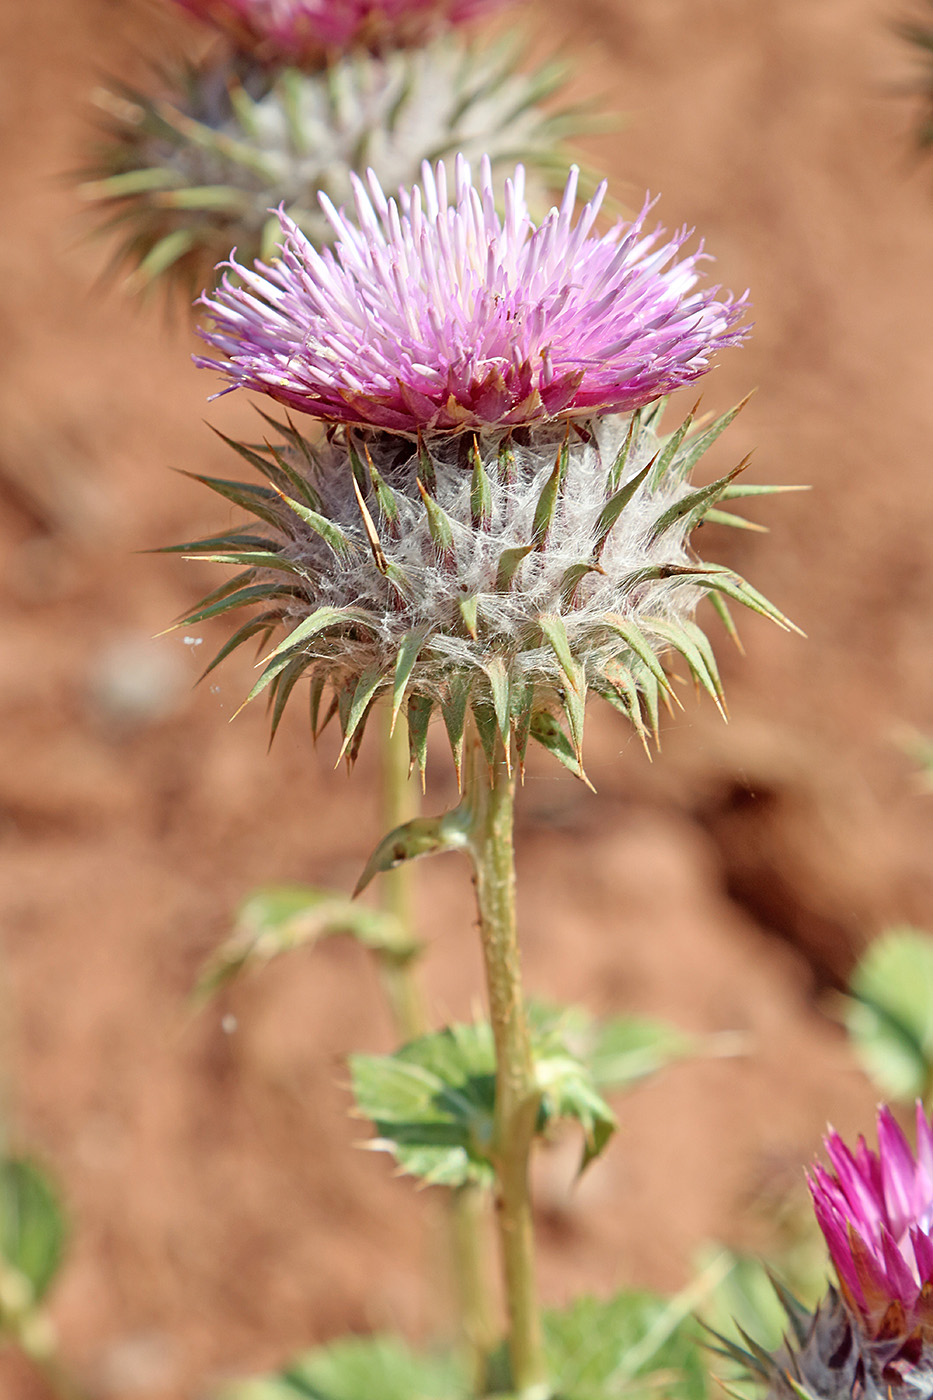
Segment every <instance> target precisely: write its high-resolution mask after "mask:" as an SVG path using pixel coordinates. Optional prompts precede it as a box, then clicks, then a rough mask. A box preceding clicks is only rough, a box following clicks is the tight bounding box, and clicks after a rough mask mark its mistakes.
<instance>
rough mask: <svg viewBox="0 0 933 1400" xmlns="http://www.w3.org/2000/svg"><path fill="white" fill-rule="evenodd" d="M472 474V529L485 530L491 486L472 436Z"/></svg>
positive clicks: (487, 521)
mask: <svg viewBox="0 0 933 1400" xmlns="http://www.w3.org/2000/svg"><path fill="white" fill-rule="evenodd" d="M472 453H473V475H472V478H471V481H470V515H471V518H472V521H473V528H474V530H486V529H488V528H489V522H490V519H491V518H492V486H491V484H490V481H489V475H488V473H487V471H486V468H485V467H484V466H483V459H482V457H481V455H480V450H479V443H478V442H477V440H476V438H475V437H474V438H473V449H472Z"/></svg>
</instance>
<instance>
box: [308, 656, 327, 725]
mask: <svg viewBox="0 0 933 1400" xmlns="http://www.w3.org/2000/svg"><path fill="white" fill-rule="evenodd" d="M326 685H327V674H326V672H325V671H323V670H317V671H315V673H314V675H313V676H312V677H311V685H310V687H309V693H308V718H309V720H310V723H311V737H312V739H314V740H316V739H317V737H318V735H319V734H320V733H321V732H322V730H323V726H321V728H318V724H319V720H320V714H321V700H322V699H323V696H324V689H325V687H326ZM327 718H328V719H329V718H330V715H328V717H327ZM324 724H325V725H326V724H327V720H326V719H325V721H324Z"/></svg>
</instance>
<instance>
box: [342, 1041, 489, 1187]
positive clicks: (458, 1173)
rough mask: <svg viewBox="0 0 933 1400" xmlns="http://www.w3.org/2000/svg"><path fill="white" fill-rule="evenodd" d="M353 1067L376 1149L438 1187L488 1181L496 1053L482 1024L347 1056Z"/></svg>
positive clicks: (355, 1087) (356, 1093)
mask: <svg viewBox="0 0 933 1400" xmlns="http://www.w3.org/2000/svg"><path fill="white" fill-rule="evenodd" d="M350 1072H351V1075H352V1080H353V1093H354V1096H355V1098H356V1103H357V1107H358V1108H359V1110H360V1112H361V1113H362V1114H364V1115H365V1117H367V1118H369V1119H370V1121H371V1122H372V1123H373V1124H374V1126H375V1128H376V1132H377V1134H378V1137H377V1138H376V1139H375V1140H374V1141H372V1142H371V1143H370V1144H369V1145H370V1146H371V1147H372V1148H373V1149H374V1150H378V1151H385V1152H390V1153H391V1154H392V1156H393V1157H394V1158H395V1160H396V1161H397V1162H398V1164H399V1166H400V1168H401V1169H402V1171H403V1172H406V1173H408V1174H409V1175H411V1176H418V1177H421V1178H422V1179H423V1180H425V1181H427V1182H429V1183H433V1184H435V1185H441V1186H463V1185H465V1184H466V1183H467V1182H475V1183H478V1184H481V1185H484V1186H491V1185H492V1183H493V1181H494V1179H495V1178H494V1172H493V1169H492V1164H491V1163H490V1161H489V1158H488V1152H489V1147H490V1143H491V1141H492V1130H493V1115H494V1111H495V1072H496V1057H495V1048H494V1045H493V1039H492V1031H491V1029H490V1027H489V1026H488V1024H487V1023H486V1022H477V1023H476V1024H474V1025H466V1026H450V1027H448V1028H447V1029H446V1030H443V1031H437V1032H435V1033H433V1034H431V1035H425V1036H421V1037H419V1039H417V1040H413V1041H411V1042H410V1043H409V1044H408V1045H403V1046H402V1048H401V1049H400V1050H397V1051H396V1053H395V1054H394V1055H352V1056H351V1057H350Z"/></svg>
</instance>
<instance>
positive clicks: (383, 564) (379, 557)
mask: <svg viewBox="0 0 933 1400" xmlns="http://www.w3.org/2000/svg"><path fill="white" fill-rule="evenodd" d="M351 481H352V483H353V494H354V496H355V497H356V504H357V508H358V510H359V512H360V519H361V520H362V522H363V533H364V534H365V535H366V539H367V542H368V544H369V549H370V553H371V554H372V556H373V563H374V564H375V566H376V568H377V569H378V570H379V572H380V573H381V574H382V575H383V577H385V576H386V575H387V574H388V572H389V561H388V559H387V558H386V555H385V550H384V549H383V548H382V541H381V540H380V538H379V531H378V530H377V529H376V522H375V520H373V518H372V515H371V514H370V510H369V506H368V505H367V504H366V502H365V500H364V499H363V491H362V488H361V487H360V484H359V482H358V481H357V479H356V474H355V473H354V474H353V475H352V476H351ZM397 572H398V573H399V574H400V575H401V570H397ZM402 577H404V575H402Z"/></svg>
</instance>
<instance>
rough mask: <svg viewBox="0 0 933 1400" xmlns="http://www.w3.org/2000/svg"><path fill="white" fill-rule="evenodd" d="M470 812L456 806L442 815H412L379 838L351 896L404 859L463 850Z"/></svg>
mask: <svg viewBox="0 0 933 1400" xmlns="http://www.w3.org/2000/svg"><path fill="white" fill-rule="evenodd" d="M469 830H470V814H469V813H468V812H467V811H466V810H465V809H461V808H460V807H455V808H454V810H453V811H452V812H445V813H444V815H443V816H442V817H415V818H414V819H413V820H412V821H410V822H405V823H404V824H403V825H402V826H397V827H396V828H395V830H394V831H390V832H389V834H388V836H385V837H383V839H382V840H381V841H380V842H379V845H378V846H377V847H376V849H375V850H374V851H373V853H372V855H371V856H370V857H369V860H368V861H367V862H366V865H365V867H364V869H363V873H362V875H361V876H360V878H359V879H358V880H357V882H356V888H355V889H354V891H353V898H354V899H355V898H356V897H357V895H359V894H362V892H363V890H365V888H366V886H367V885H368V884H369V882H370V880H372V879H373V877H374V876H376V875H379V874H382V873H384V872H385V871H386V870H394V869H395V867H396V866H397V865H401V864H402V862H403V861H406V860H418V859H419V858H420V857H421V856H431V855H436V854H437V853H438V852H440V851H459V850H463V849H464V847H465V846H466V845H467V843H468V840H469Z"/></svg>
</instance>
